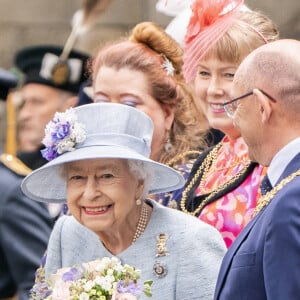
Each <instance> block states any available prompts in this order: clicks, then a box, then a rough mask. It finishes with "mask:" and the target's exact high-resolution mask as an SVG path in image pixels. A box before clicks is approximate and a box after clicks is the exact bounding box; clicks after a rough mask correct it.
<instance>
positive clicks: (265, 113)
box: [253, 89, 273, 123]
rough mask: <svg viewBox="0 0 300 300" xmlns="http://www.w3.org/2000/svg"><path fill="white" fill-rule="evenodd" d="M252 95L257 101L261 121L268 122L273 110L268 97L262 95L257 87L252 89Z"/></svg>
mask: <svg viewBox="0 0 300 300" xmlns="http://www.w3.org/2000/svg"><path fill="white" fill-rule="evenodd" d="M253 95H254V96H255V97H256V100H257V101H258V105H259V111H260V114H261V121H262V122H263V123H266V122H268V120H269V119H270V117H271V114H272V110H273V107H272V104H271V101H270V99H269V98H268V97H267V96H266V95H264V94H263V93H262V92H261V91H260V90H259V89H254V90H253Z"/></svg>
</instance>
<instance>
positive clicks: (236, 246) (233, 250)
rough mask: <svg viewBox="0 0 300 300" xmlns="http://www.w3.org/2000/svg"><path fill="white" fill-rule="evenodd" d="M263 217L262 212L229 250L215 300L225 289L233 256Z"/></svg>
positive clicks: (222, 267)
mask: <svg viewBox="0 0 300 300" xmlns="http://www.w3.org/2000/svg"><path fill="white" fill-rule="evenodd" d="M261 215H262V212H260V213H259V214H258V215H257V216H255V217H254V218H253V219H252V220H251V221H250V222H249V223H248V225H247V226H246V227H245V228H244V229H243V230H242V231H241V233H240V234H239V235H238V237H237V238H236V240H235V241H234V242H233V244H232V245H231V246H230V248H229V249H228V251H227V253H226V255H225V256H224V258H223V261H222V265H221V269H220V272H219V276H218V281H217V285H216V290H215V296H214V299H218V298H219V296H220V292H221V290H222V288H223V285H224V283H225V280H226V277H227V273H228V271H229V268H230V266H231V262H232V259H233V256H234V255H235V253H236V252H237V251H238V249H239V248H240V245H241V244H242V243H243V241H244V240H245V239H246V238H247V236H248V234H249V233H250V231H251V229H252V228H253V226H254V225H255V223H256V222H257V220H258V219H259V218H260V216H261Z"/></svg>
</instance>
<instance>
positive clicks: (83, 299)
mask: <svg viewBox="0 0 300 300" xmlns="http://www.w3.org/2000/svg"><path fill="white" fill-rule="evenodd" d="M89 299H90V296H89V295H88V294H87V293H85V292H83V293H81V294H80V296H79V300H89Z"/></svg>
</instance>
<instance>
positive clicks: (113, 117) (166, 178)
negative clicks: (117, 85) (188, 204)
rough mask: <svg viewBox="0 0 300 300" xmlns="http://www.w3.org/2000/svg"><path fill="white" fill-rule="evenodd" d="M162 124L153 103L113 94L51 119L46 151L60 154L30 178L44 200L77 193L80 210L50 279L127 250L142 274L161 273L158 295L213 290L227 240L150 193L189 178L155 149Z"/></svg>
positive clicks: (34, 194) (58, 237)
mask: <svg viewBox="0 0 300 300" xmlns="http://www.w3.org/2000/svg"><path fill="white" fill-rule="evenodd" d="M141 124H143V126H141ZM152 130H153V127H152V121H151V119H149V117H148V116H146V114H144V113H143V112H141V111H139V110H137V109H134V108H132V107H129V106H126V105H119V104H111V103H106V104H104V103H102V104H100V103H95V104H89V105H83V106H81V107H78V108H75V109H73V110H71V111H70V110H69V111H67V112H66V113H63V114H62V113H60V114H56V116H55V118H54V120H53V121H52V122H51V123H49V124H48V126H47V127H46V136H45V139H44V144H45V145H46V149H45V150H44V155H45V157H46V158H47V159H49V160H51V159H52V160H51V161H50V162H49V163H47V164H46V165H44V166H43V167H41V168H40V169H37V170H35V171H34V172H33V173H31V174H30V175H28V176H27V177H26V178H25V179H24V181H23V184H22V189H23V191H24V193H25V194H26V195H28V196H29V197H31V198H33V199H35V200H37V201H43V202H64V199H65V198H67V203H68V205H69V209H70V212H71V214H72V216H63V217H61V218H60V219H59V220H58V221H57V222H56V225H55V227H54V230H53V232H52V235H51V238H50V241H49V245H48V250H47V261H46V265H45V272H46V278H48V277H49V276H50V275H51V274H53V273H55V272H56V271H57V270H58V269H59V268H62V267H68V266H72V265H74V264H79V263H83V262H88V261H91V260H95V259H97V258H101V257H111V256H117V257H118V258H119V259H120V260H121V261H122V262H123V263H126V264H130V265H133V266H134V267H136V268H138V269H140V270H141V272H142V275H141V276H142V277H141V279H142V280H153V285H152V293H153V298H154V299H181V300H182V299H189V300H190V299H212V296H213V292H214V287H215V282H216V278H217V274H218V270H219V266H220V263H221V259H222V257H223V255H224V253H225V248H226V247H225V245H224V243H223V240H222V238H221V236H220V234H219V233H218V231H217V230H216V229H214V228H213V227H211V226H210V225H207V224H205V223H203V222H199V220H198V219H197V218H194V217H192V216H188V215H186V214H184V213H182V212H180V211H177V210H173V209H170V208H166V207H163V206H161V205H160V204H158V203H157V202H155V201H152V200H148V199H145V195H148V194H149V193H158V192H164V191H168V190H172V189H176V188H179V187H180V186H182V185H183V182H184V180H183V177H182V176H181V175H180V174H179V173H177V172H176V171H175V170H174V169H172V168H170V167H168V166H166V165H163V164H160V163H158V162H155V161H153V160H151V159H149V158H148V157H149V154H150V145H151V138H152ZM141 299H143V298H141Z"/></svg>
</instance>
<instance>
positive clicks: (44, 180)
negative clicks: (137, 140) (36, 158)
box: [22, 145, 184, 203]
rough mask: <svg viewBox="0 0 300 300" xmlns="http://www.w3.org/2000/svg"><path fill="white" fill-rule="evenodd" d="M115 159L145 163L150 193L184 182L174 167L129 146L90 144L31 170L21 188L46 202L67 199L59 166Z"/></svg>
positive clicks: (175, 186) (172, 187) (37, 199)
mask: <svg viewBox="0 0 300 300" xmlns="http://www.w3.org/2000/svg"><path fill="white" fill-rule="evenodd" d="M100 158H104V159H105V158H118V159H128V160H139V161H142V162H144V164H145V166H146V168H147V169H148V170H149V171H150V172H151V174H152V176H151V179H150V180H151V181H150V186H149V194H157V193H162V192H168V191H174V190H177V189H179V188H181V187H183V185H184V178H183V176H182V175H180V174H179V173H178V172H177V171H176V170H174V169H173V168H170V167H168V166H166V165H163V164H160V163H158V162H155V161H153V160H151V159H148V158H146V157H145V156H142V155H140V154H138V153H136V152H134V151H132V150H131V149H129V148H125V147H119V146H112V145H110V146H90V147H84V148H80V149H76V151H72V152H66V153H64V154H62V155H60V156H59V157H57V158H55V159H54V160H52V161H50V162H49V163H47V164H45V165H44V166H43V167H41V168H39V169H37V170H35V171H33V172H32V173H30V174H29V175H28V176H27V177H25V179H24V180H23V182H22V190H23V192H24V194H25V195H26V196H28V197H29V198H31V199H33V200H36V201H40V202H46V203H64V202H66V192H67V191H66V180H65V179H64V178H62V176H61V174H60V172H61V166H62V165H63V164H65V163H68V162H73V161H79V160H87V159H100Z"/></svg>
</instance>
